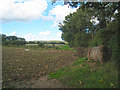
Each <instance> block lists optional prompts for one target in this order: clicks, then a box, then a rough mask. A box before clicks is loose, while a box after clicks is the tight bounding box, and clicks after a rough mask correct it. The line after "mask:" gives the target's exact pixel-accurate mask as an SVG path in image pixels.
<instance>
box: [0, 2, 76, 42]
mask: <svg viewBox="0 0 120 90" xmlns="http://www.w3.org/2000/svg"><path fill="white" fill-rule="evenodd" d="M76 10H77V9H76V8H71V7H69V5H64V4H63V2H56V3H54V4H53V5H52V3H51V1H50V0H0V33H2V34H6V35H7V36H9V35H14V36H17V37H23V38H25V40H26V41H34V40H36V41H38V40H48V41H49V40H62V39H61V34H62V32H61V31H60V30H59V27H58V24H59V22H61V23H62V22H63V20H64V19H65V16H66V15H69V14H70V13H73V12H76Z"/></svg>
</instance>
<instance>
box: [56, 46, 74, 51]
mask: <svg viewBox="0 0 120 90" xmlns="http://www.w3.org/2000/svg"><path fill="white" fill-rule="evenodd" d="M58 47H59V48H58V50H68V51H73V52H76V50H75V49H73V48H70V46H69V45H58Z"/></svg>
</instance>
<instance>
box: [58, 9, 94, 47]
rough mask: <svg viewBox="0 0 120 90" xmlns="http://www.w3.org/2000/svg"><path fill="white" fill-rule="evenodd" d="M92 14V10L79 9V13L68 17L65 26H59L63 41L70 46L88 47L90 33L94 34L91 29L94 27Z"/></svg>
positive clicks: (64, 22)
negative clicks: (91, 20)
mask: <svg viewBox="0 0 120 90" xmlns="http://www.w3.org/2000/svg"><path fill="white" fill-rule="evenodd" d="M90 12H91V10H90V9H88V10H87V9H86V10H84V11H83V10H82V9H78V10H77V12H74V13H73V14H70V15H68V16H66V17H65V20H64V21H63V24H61V23H60V24H59V27H60V28H59V30H61V31H62V32H63V34H62V39H63V40H65V41H67V42H69V45H70V46H85V47H86V46H88V41H89V39H90V33H89V32H92V28H91V27H94V26H93V25H92V23H91V22H90V19H91V16H92V14H91V13H90ZM88 37H89V38H88Z"/></svg>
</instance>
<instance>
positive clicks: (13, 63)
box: [2, 47, 77, 88]
mask: <svg viewBox="0 0 120 90" xmlns="http://www.w3.org/2000/svg"><path fill="white" fill-rule="evenodd" d="M76 60H77V57H76V56H74V52H73V51H66V50H39V49H38V50H36V49H35V50H34V49H30V50H29V51H25V48H17V47H3V48H2V79H3V83H2V86H3V88H7V87H8V88H10V87H17V86H20V85H21V84H24V83H26V82H27V81H29V80H31V79H32V80H37V78H39V77H41V76H42V75H46V74H48V73H50V72H52V71H55V70H58V69H60V68H61V67H65V66H68V65H70V64H72V63H73V62H75V61H76Z"/></svg>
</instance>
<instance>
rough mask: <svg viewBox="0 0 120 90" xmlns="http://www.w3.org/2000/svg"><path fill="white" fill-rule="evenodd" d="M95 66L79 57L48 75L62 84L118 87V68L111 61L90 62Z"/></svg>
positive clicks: (77, 86)
mask: <svg viewBox="0 0 120 90" xmlns="http://www.w3.org/2000/svg"><path fill="white" fill-rule="evenodd" d="M91 64H94V65H95V66H94V67H92V66H91V65H89V64H88V61H87V58H80V59H78V61H76V62H75V63H73V64H72V65H69V66H68V67H64V68H61V69H59V70H58V71H55V72H51V73H49V74H48V75H49V76H50V77H51V78H56V79H58V80H60V81H61V82H62V84H63V85H67V86H70V87H76V88H118V70H117V68H114V64H112V62H107V63H105V65H104V64H103V65H101V64H97V63H95V62H91Z"/></svg>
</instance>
